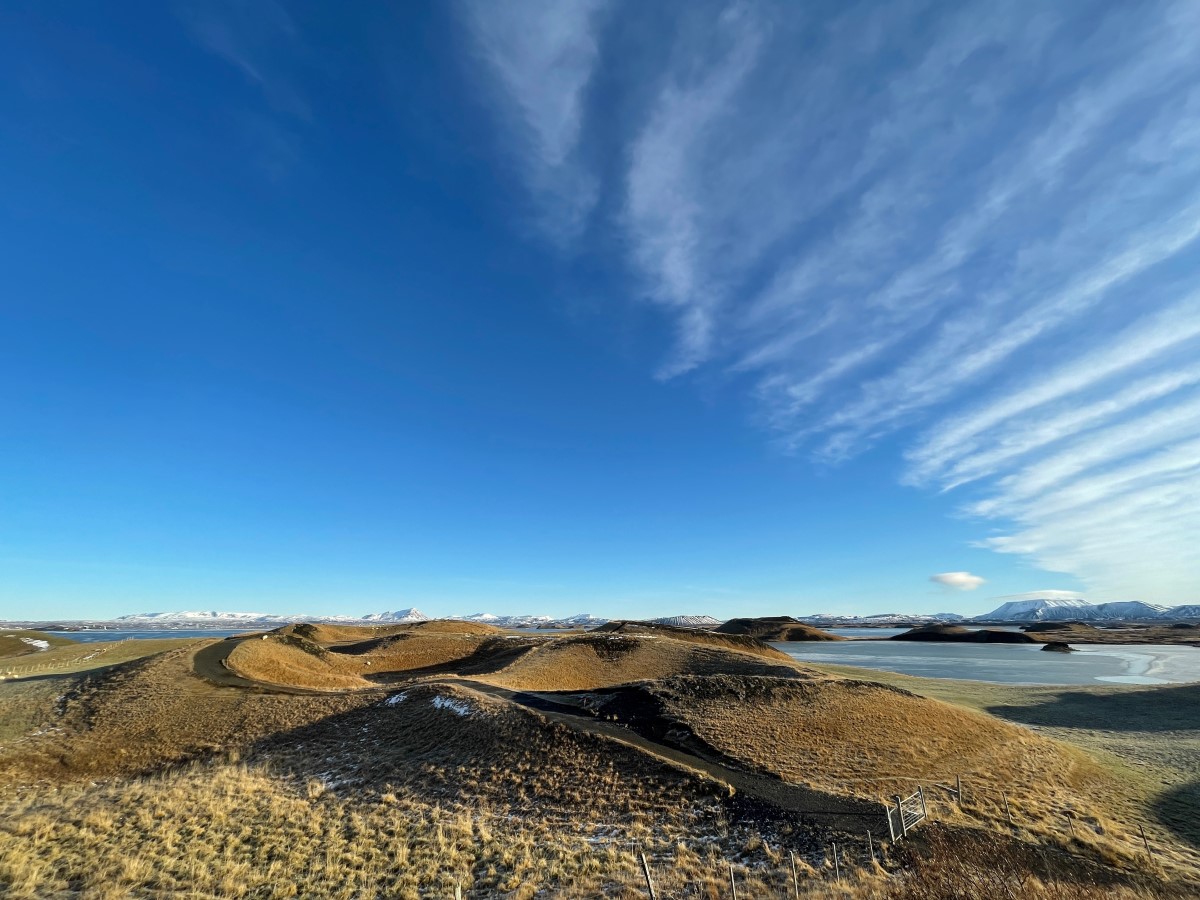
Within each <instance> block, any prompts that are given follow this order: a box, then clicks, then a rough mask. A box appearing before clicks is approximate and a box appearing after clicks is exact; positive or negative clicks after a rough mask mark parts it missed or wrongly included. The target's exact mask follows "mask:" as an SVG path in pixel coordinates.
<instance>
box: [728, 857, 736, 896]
mask: <svg viewBox="0 0 1200 900" xmlns="http://www.w3.org/2000/svg"><path fill="white" fill-rule="evenodd" d="M729 890H730V892H731V893H732V894H733V900H737V882H736V881H735V880H734V878H733V863H730V864H729Z"/></svg>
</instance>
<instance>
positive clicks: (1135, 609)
mask: <svg viewBox="0 0 1200 900" xmlns="http://www.w3.org/2000/svg"><path fill="white" fill-rule="evenodd" d="M429 618H430V617H429V616H427V615H425V614H424V613H423V612H421V611H420V610H419V609H416V608H412V607H410V608H408V609H398V610H393V611H391V612H380V613H368V614H366V615H362V616H347V615H340V616H312V615H287V616H281V615H275V614H271V613H255V612H227V611H225V612H223V611H218V610H187V611H184V612H146V613H136V614H134V615H128V616H120V617H118V618H116V619H114V620H112V621H113V622H114V623H115V624H119V625H122V626H126V627H148V628H175V629H178V628H223V629H228V628H238V627H242V626H245V627H247V628H249V627H252V626H257V625H273V626H278V625H286V624H288V623H291V622H333V623H339V622H340V623H345V624H358V623H375V624H389V625H390V624H403V623H406V622H425V621H428V620H429ZM445 618H450V619H462V620H465V621H468V622H480V623H483V624H487V625H495V626H497V627H499V628H547V629H549V628H587V627H591V626H595V625H603V624H604V623H605V622H608V621H609V620H608V619H605V618H601V617H599V616H593V615H591V614H590V613H578V614H576V615H573V616H566V617H562V618H556V617H554V616H545V615H494V614H492V613H486V612H479V613H472V614H471V615H465V616H447V617H445ZM796 618H797V620H798V621H800V622H803V623H805V624H809V625H817V626H822V627H843V628H845V627H851V628H852V627H856V626H857V627H864V626H866V627H870V626H906V625H919V624H930V623H935V622H981V623H983V622H1011V623H1021V622H1063V621H1080V622H1117V621H1127V622H1128V621H1133V622H1152V621H1156V620H1157V621H1163V620H1175V619H1200V604H1189V605H1185V606H1175V607H1170V608H1168V607H1164V606H1158V605H1156V604H1153V603H1143V602H1141V601H1139V600H1130V601H1122V602H1116V603H1088V602H1087V601H1086V600H1082V599H1077V598H1063V597H1040V598H1039V597H1034V598H1027V599H1021V600H1010V601H1008V602H1006V603H1004V604H1002V605H1000V606H999V607H997V608H996V609H994V610H992V611H991V612H989V613H985V614H984V615H981V616H974V617H967V616H962V615H959V614H958V613H951V612H945V613H934V614H932V615H926V614H912V613H880V614H877V615H870V616H847V615H840V614H825V615H821V614H816V615H808V616H797V617H796ZM651 621H653V622H655V623H658V624H661V625H675V626H679V627H684V628H709V627H713V626H716V625H720V624H721V620H720V619H714V618H713V617H712V616H706V615H680V616H664V617H662V618H658V619H653V620H651Z"/></svg>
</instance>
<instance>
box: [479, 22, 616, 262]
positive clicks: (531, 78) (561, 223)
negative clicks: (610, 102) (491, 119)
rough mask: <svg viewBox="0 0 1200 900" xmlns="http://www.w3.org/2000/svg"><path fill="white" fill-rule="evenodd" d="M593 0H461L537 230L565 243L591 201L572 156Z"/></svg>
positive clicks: (590, 49) (594, 48) (590, 56)
mask: <svg viewBox="0 0 1200 900" xmlns="http://www.w3.org/2000/svg"><path fill="white" fill-rule="evenodd" d="M601 8H602V4H601V2H600V0H573V2H569V3H559V2H555V0H522V2H520V3H491V2H487V0H464V2H462V3H461V4H460V11H461V15H462V19H463V21H464V23H465V24H466V26H467V29H468V31H469V32H470V34H471V38H472V41H473V43H474V47H475V49H476V52H477V54H478V56H479V58H480V60H479V61H480V62H482V68H483V69H484V70H485V71H486V72H487V76H486V82H487V83H488V84H491V85H493V87H492V88H491V90H492V92H493V93H494V94H495V95H496V96H497V98H498V100H499V102H500V104H501V105H502V106H503V107H504V109H505V113H506V115H505V119H506V121H507V122H508V123H509V129H510V132H511V134H512V138H513V143H514V149H513V157H514V159H515V160H516V161H517V167H518V169H519V171H520V172H521V174H522V176H523V177H524V178H525V179H526V181H527V182H528V185H529V188H530V190H531V191H532V192H533V193H534V194H535V195H536V196H537V198H538V200H539V202H540V203H541V206H542V225H543V233H544V234H545V235H546V236H548V237H550V238H551V239H554V240H555V241H562V242H569V241H570V240H571V239H574V238H575V237H577V236H578V234H579V233H580V232H581V231H582V229H583V228H584V226H585V224H586V219H587V216H588V215H589V214H590V213H591V210H592V207H593V206H594V205H595V202H596V190H597V188H596V179H595V178H594V177H593V176H592V175H591V174H590V173H589V172H588V171H587V170H586V168H584V167H583V166H582V165H581V164H580V163H579V161H578V159H577V151H578V146H579V140H580V134H581V129H582V124H583V111H582V109H583V101H584V94H585V91H586V89H587V86H588V84H589V82H590V81H591V78H592V74H593V71H594V68H595V65H596V59H597V54H598V45H597V42H596V35H595V28H596V23H597V20H598V13H599V12H600V10H601Z"/></svg>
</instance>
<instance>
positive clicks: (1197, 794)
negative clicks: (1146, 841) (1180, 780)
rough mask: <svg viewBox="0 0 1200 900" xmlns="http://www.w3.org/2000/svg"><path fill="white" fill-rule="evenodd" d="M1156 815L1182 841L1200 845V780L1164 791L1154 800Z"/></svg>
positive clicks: (1195, 845)
mask: <svg viewBox="0 0 1200 900" xmlns="http://www.w3.org/2000/svg"><path fill="white" fill-rule="evenodd" d="M1152 808H1153V809H1154V815H1155V817H1156V818H1157V819H1158V821H1159V822H1161V823H1162V824H1163V825H1164V826H1166V827H1167V828H1169V829H1170V830H1171V831H1172V832H1173V833H1174V834H1175V836H1176V837H1178V838H1179V839H1180V840H1181V841H1185V842H1187V843H1189V844H1191V845H1192V846H1193V847H1200V816H1197V815H1196V810H1197V809H1200V780H1196V781H1189V782H1188V783H1187V784H1181V785H1178V786H1176V787H1173V788H1171V789H1170V790H1167V791H1163V792H1162V793H1161V794H1159V796H1158V798H1157V799H1156V800H1155V801H1154V804H1153V807H1152Z"/></svg>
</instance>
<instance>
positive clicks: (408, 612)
mask: <svg viewBox="0 0 1200 900" xmlns="http://www.w3.org/2000/svg"><path fill="white" fill-rule="evenodd" d="M362 620H363V621H364V622H428V621H429V616H427V615H425V613H423V612H421V611H420V610H419V609H417V608H416V607H415V606H410V607H409V608H408V609H398V610H396V611H395V612H381V613H371V614H370V615H366V616H363V617H362Z"/></svg>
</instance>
